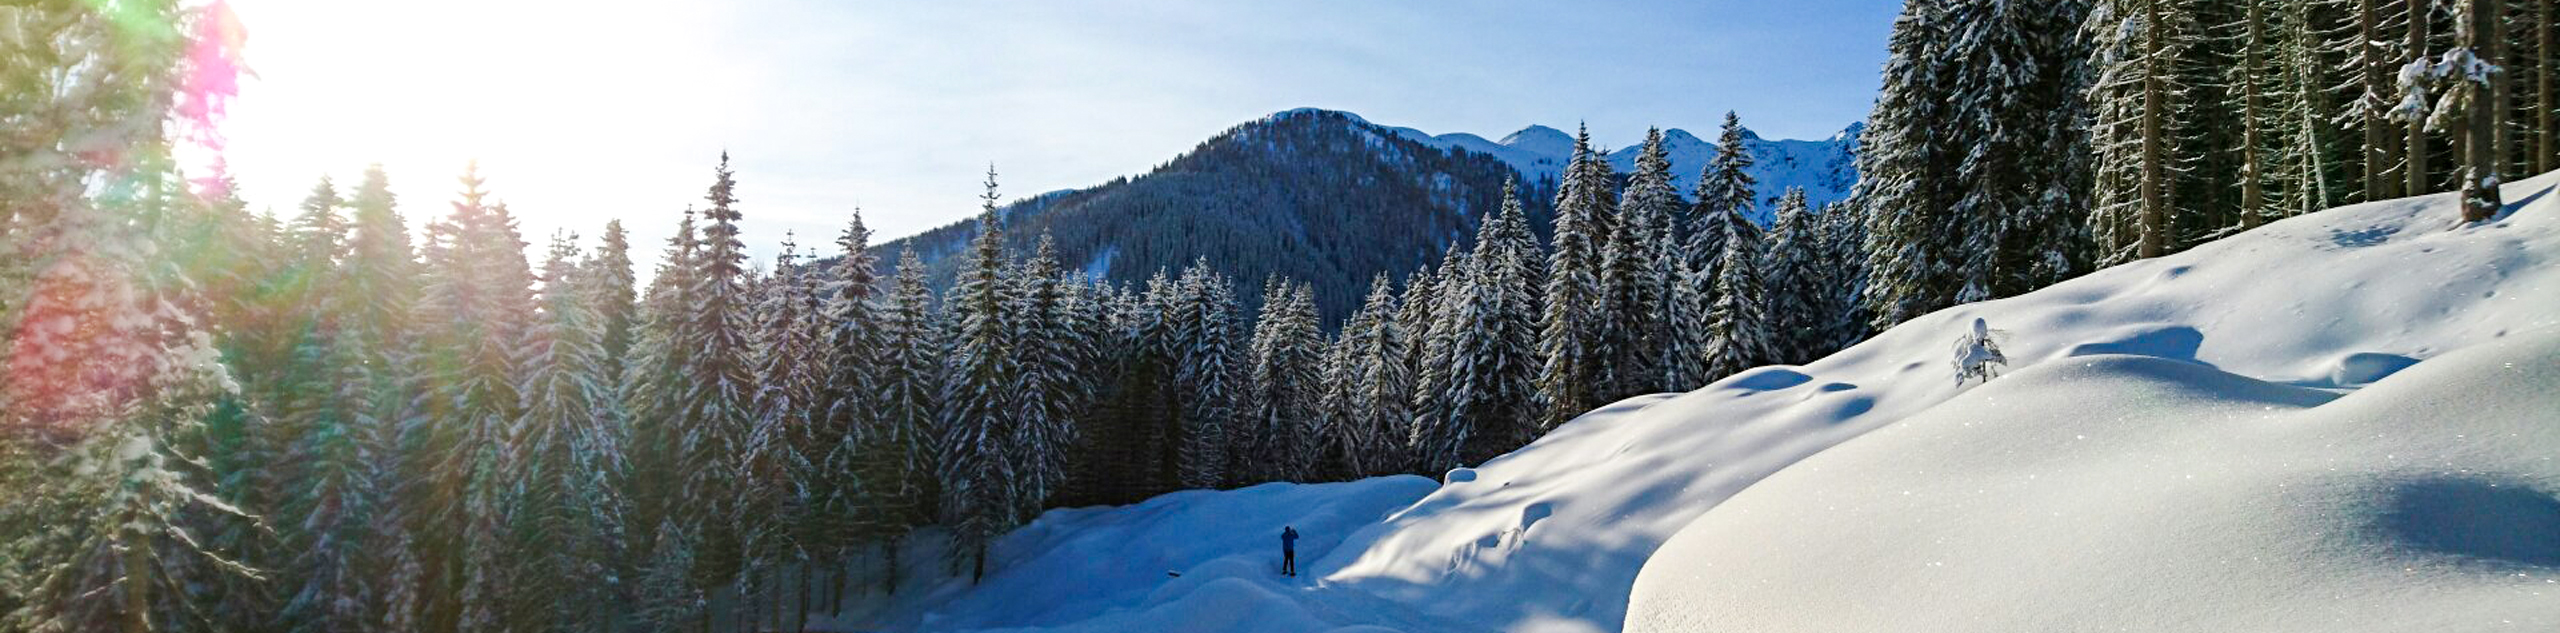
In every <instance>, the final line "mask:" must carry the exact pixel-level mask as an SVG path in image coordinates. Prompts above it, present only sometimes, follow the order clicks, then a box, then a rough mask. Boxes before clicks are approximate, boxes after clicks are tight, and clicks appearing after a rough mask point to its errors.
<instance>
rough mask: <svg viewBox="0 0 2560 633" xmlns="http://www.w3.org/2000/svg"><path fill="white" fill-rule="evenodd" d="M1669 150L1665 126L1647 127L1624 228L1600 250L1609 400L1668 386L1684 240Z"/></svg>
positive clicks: (1622, 207) (1624, 209) (1626, 200)
mask: <svg viewBox="0 0 2560 633" xmlns="http://www.w3.org/2000/svg"><path fill="white" fill-rule="evenodd" d="M1669 151H1670V150H1669V149H1668V148H1666V147H1664V146H1663V142H1662V130H1660V129H1652V130H1647V131H1646V132H1645V142H1644V149H1643V150H1642V153H1641V154H1639V155H1638V156H1637V158H1636V171H1635V175H1634V176H1633V177H1632V178H1631V179H1630V180H1629V181H1628V182H1627V189H1626V193H1625V195H1624V196H1623V198H1622V199H1621V201H1620V202H1619V204H1618V211H1619V216H1618V217H1619V221H1618V232H1617V234H1616V236H1615V237H1613V238H1611V239H1610V240H1609V243H1608V248H1607V249H1605V252H1604V253H1603V254H1602V257H1601V273H1600V287H1601V294H1602V299H1603V300H1604V301H1607V302H1608V303H1609V305H1608V307H1607V308H1605V309H1603V310H1602V313H1603V314H1605V315H1607V316H1608V317H1609V318H1610V321H1609V322H1608V323H1606V324H1604V325H1603V328H1602V336H1601V338H1602V341H1603V344H1602V345H1603V347H1605V348H1606V349H1608V350H1609V351H1610V354H1611V355H1610V357H1609V358H1608V359H1607V360H1606V361H1604V363H1605V366H1606V367H1607V368H1608V370H1609V374H1608V375H1607V376H1604V380H1605V381H1606V382H1605V383H1604V384H1605V388H1604V389H1603V390H1602V391H1601V392H1600V393H1599V396H1600V399H1601V400H1603V401H1606V400H1615V399H1618V398H1624V397H1628V396H1633V395H1639V394H1646V393H1654V392H1657V391H1662V390H1664V389H1667V388H1669V386H1668V385H1667V384H1665V378H1666V377H1667V376H1666V371H1665V370H1666V368H1665V360H1666V359H1665V358H1664V356H1665V355H1666V353H1668V352H1669V350H1670V348H1671V347H1673V346H1671V345H1666V343H1668V342H1669V341H1670V339H1671V338H1672V337H1671V336H1670V334H1671V327H1672V326H1671V323H1672V322H1673V321H1674V319H1675V317H1674V315H1673V314H1672V313H1671V312H1670V311H1669V309H1668V308H1669V307H1670V301H1671V299H1672V288H1671V284H1672V283H1673V279H1674V277H1673V272H1674V269H1673V268H1671V267H1670V265H1671V264H1673V263H1674V257H1675V255H1676V254H1675V252H1674V250H1675V249H1674V248H1673V245H1672V240H1675V239H1678V238H1677V236H1676V235H1674V233H1675V232H1674V231H1673V230H1672V222H1673V218H1674V216H1677V215H1679V214H1680V212H1681V206H1682V203H1681V200H1680V193H1679V191H1678V190H1676V189H1673V188H1672V182H1671V181H1672V179H1671V157H1670V153H1669ZM1745 160H1748V159H1745ZM1744 178H1745V179H1746V180H1747V179H1748V176H1745V177H1744ZM1577 413H1578V412H1577Z"/></svg>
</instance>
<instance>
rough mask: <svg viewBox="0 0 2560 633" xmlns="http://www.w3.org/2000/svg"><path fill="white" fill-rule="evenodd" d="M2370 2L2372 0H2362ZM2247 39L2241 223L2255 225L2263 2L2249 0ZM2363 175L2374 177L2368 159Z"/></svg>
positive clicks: (2263, 168)
mask: <svg viewBox="0 0 2560 633" xmlns="http://www.w3.org/2000/svg"><path fill="white" fill-rule="evenodd" d="M2364 2H2366V3H2371V2H2373V0H2364ZM2246 19H2247V21H2248V28H2249V30H2248V35H2247V38H2248V39H2247V41H2246V42H2245V43H2244V44H2242V45H2241V47H2240V49H2241V55H2242V57H2241V61H2240V72H2241V73H2242V75H2243V78H2242V79H2241V81H2240V147H2241V150H2240V226H2242V227H2256V226H2257V225H2258V224H2259V223H2260V222H2259V220H2260V219H2261V218H2262V217H2263V216H2261V215H2259V210H2260V209H2259V208H2260V206H2261V205H2263V204H2265V201H2266V186H2265V184H2264V183H2263V182H2262V181H2263V180H2264V179H2265V178H2266V173H2267V158H2266V154H2267V152H2266V139H2265V138H2263V137H2264V136H2265V134H2266V133H2265V130H2264V128H2265V126H2266V120H2265V118H2264V117H2265V113H2263V112H2260V111H2259V110H2258V86H2259V85H2260V84H2261V83H2262V82H2263V81H2264V80H2265V77H2262V76H2261V74H2262V73H2264V72H2265V70H2266V45H2267V37H2266V35H2267V33H2266V30H2267V29H2266V22H2267V15H2266V2H2264V1H2262V0H2250V2H2249V11H2248V17H2247V18H2246ZM2365 175H2366V178H2367V179H2368V180H2367V184H2368V185H2370V184H2371V182H2372V181H2371V179H2372V178H2375V177H2376V176H2374V172H2373V169H2372V166H2371V164H2370V162H2368V164H2367V166H2366V169H2365Z"/></svg>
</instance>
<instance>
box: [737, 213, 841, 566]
mask: <svg viewBox="0 0 2560 633" xmlns="http://www.w3.org/2000/svg"><path fill="white" fill-rule="evenodd" d="M817 275H818V273H817V272H815V271H812V270H810V269H809V267H808V266H806V265H803V264H801V263H800V259H799V245H798V244H797V243H795V242H794V241H793V239H792V237H791V236H790V234H789V233H787V232H786V233H785V236H784V238H783V244H782V252H781V254H779V255H777V256H776V257H775V259H774V266H773V273H772V274H771V275H769V276H768V277H767V278H766V279H765V280H764V283H762V284H761V285H760V286H759V287H757V288H756V289H755V292H756V294H757V295H758V297H757V299H756V304H755V307H754V309H753V315H754V316H753V319H754V320H755V323H756V325H755V330H756V333H755V344H756V348H757V350H756V372H755V375H756V386H757V389H756V392H755V393H756V395H755V405H754V406H755V413H754V429H755V430H754V431H753V432H752V433H750V434H749V435H748V436H747V442H746V451H747V454H746V455H744V456H743V457H744V462H745V464H746V467H745V468H744V470H743V472H744V474H745V475H746V476H747V480H746V481H745V482H743V485H742V489H741V490H740V491H739V493H738V499H739V501H740V502H741V503H742V506H741V509H740V511H739V516H740V517H741V522H742V523H743V524H744V525H743V526H742V528H743V529H744V530H745V537H744V539H743V541H744V543H745V546H746V548H747V549H748V550H749V551H750V552H753V554H752V556H751V557H750V560H749V563H748V567H749V568H750V569H751V570H752V569H755V568H777V567H780V566H782V565H785V564H789V565H792V566H794V567H796V568H799V569H803V570H805V569H807V568H808V567H809V566H810V565H811V564H813V563H814V562H815V561H816V560H817V553H818V551H819V550H820V549H822V548H823V547H824V546H823V545H822V543H823V541H824V540H825V539H826V538H827V536H828V535H830V534H831V533H833V532H835V531H836V530H834V529H833V526H831V525H828V521H829V519H831V518H833V517H830V516H826V515H824V514H822V513H821V511H820V510H819V508H820V507H821V506H823V505H825V504H826V503H827V498H826V495H827V489H828V480H829V479H831V473H829V472H828V471H827V470H826V466H825V464H826V460H827V456H828V455H829V454H830V453H832V452H834V450H833V449H834V446H833V445H832V444H831V443H829V442H828V441H827V440H828V439H829V438H826V437H824V436H823V435H822V434H821V433H820V432H819V431H818V427H819V425H820V420H821V419H822V418H823V417H824V416H825V414H826V413H825V409H826V406H827V405H826V403H825V399H824V395H823V391H824V390H825V387H824V385H823V383H824V381H825V380H826V378H827V375H828V372H827V368H826V366H825V365H824V364H823V363H824V361H825V360H826V357H825V354H826V347H825V337H826V332H825V324H824V323H823V322H822V321H821V320H820V319H821V318H822V317H821V316H820V311H819V310H820V306H819V303H818V301H819V290H818V287H817V284H818V282H817V281H816V277H817ZM764 580H770V578H762V577H759V578H755V579H751V584H755V583H759V582H761V581H764ZM756 586H758V587H760V588H769V587H767V586H765V585H761V584H758V585H756Z"/></svg>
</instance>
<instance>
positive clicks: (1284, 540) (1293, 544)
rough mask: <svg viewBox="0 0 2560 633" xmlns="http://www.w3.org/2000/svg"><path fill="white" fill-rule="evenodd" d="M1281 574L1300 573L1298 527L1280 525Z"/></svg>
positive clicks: (1292, 574)
mask: <svg viewBox="0 0 2560 633" xmlns="http://www.w3.org/2000/svg"><path fill="white" fill-rule="evenodd" d="M1280 575H1282V576H1296V575H1298V529H1297V528H1294V527H1290V526H1286V525H1283V526H1280Z"/></svg>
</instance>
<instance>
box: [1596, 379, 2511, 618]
mask: <svg viewBox="0 0 2560 633" xmlns="http://www.w3.org/2000/svg"><path fill="white" fill-rule="evenodd" d="M2519 338H2523V339H2524V340H2518V341H2514V342H2512V343H2509V344H2505V345H2495V346H2485V345H2484V346H2474V347H2470V348H2466V349H2464V350H2462V351H2459V352H2455V353H2451V354H2447V355H2445V356H2441V357H2438V358H2435V359H2432V360H2428V361H2426V362H2424V363H2421V364H2418V365H2416V366H2415V367H2412V368H2410V369H2409V370H2408V371H2405V372H2400V373H2399V374H2397V375H2394V376H2391V377H2389V378H2386V379H2384V380H2382V381H2380V382H2377V383H2375V384H2373V385H2372V386H2371V387H2368V388H2365V389H2362V390H2358V391H2355V392H2353V393H2349V394H2347V395H2345V396H2338V395H2336V394H2333V393H2331V392H2329V391H2324V390H2318V389H2311V388H2305V387H2294V386H2287V385H2277V384H2271V383H2266V382H2260V381H2257V380H2253V379H2250V378H2247V377H2243V376H2237V375H2233V374H2230V373H2226V372H2222V371H2218V370H2215V369H2212V368H2208V367H2203V366H2200V365H2196V364H2193V363H2186V362H2178V361H2171V360H2163V359H2158V358H2148V357H2137V356H2098V357H2091V358H2086V359H2073V360H2072V361H2069V362H2054V363H2047V364H2045V365H2043V366H2039V367H2035V368H2032V369H2029V370H2027V371H2024V372H2019V373H2017V374H2013V375H2011V376H2009V377H2007V378H2004V379H2001V380H1998V381H1994V382H1992V383H1991V384H1989V385H1988V386H1985V387H1983V388H1981V389H1976V390H1974V391H1972V392H1971V393H1967V394H1965V395H1963V396H1961V397H1958V398H1956V399H1955V400H1952V401H1949V402H1947V403H1945V404H1942V405H1940V406H1937V407H1933V408H1931V409H1930V410H1928V411H1927V412H1925V413H1922V414H1920V415H1916V416H1913V417H1911V418H1909V419H1905V420H1903V421H1901V422H1899V423H1896V424H1894V425H1892V426H1888V427H1884V428H1881V429H1877V430H1876V431H1874V432H1872V433H1868V434H1867V435H1866V436H1865V437H1861V438H1859V439H1857V440H1855V441H1851V442H1848V443H1845V444H1842V445H1841V446H1839V447H1836V448H1833V449H1831V450H1829V451H1825V452H1823V453H1822V454H1820V455H1815V456H1813V457H1811V458H1809V459H1806V460H1804V461H1802V462H1800V463H1798V464H1796V465H1795V466H1794V467H1791V468H1788V469H1786V470H1784V471H1780V472H1779V473H1777V474H1776V475H1773V476H1771V477H1769V478H1768V479H1767V480H1764V481H1762V482H1760V483H1759V484H1757V485H1754V486H1752V487H1751V489H1750V490H1748V491H1745V492H1743V493H1742V494H1740V495H1737V496H1735V497H1734V498H1733V499H1731V500H1729V501H1727V502H1725V503H1724V504H1722V505H1721V506H1719V507H1717V508H1716V509H1715V510H1714V511H1712V512H1708V513H1706V515H1705V516H1704V517H1702V518H1700V519H1699V520H1698V521H1697V522H1696V523H1694V524H1692V525H1690V526H1689V528H1687V529H1686V530H1683V531H1682V532H1681V533H1680V534H1679V536H1677V537H1675V538H1673V539H1672V540H1671V542H1669V543H1667V544H1665V545H1664V546H1663V547H1662V549H1661V551H1659V552H1657V553H1656V554H1655V555H1654V556H1653V559H1652V561H1651V562H1650V563H1649V564H1647V565H1646V566H1645V569H1644V573H1643V575H1642V576H1640V577H1639V578H1638V580H1637V582H1636V586H1635V593H1634V609H1633V610H1632V612H1631V613H1630V614H1629V616H1628V620H1627V625H1628V629H1629V630H1634V631H1699V630H1710V629H1712V630H1728V631H1952V630H1985V631H2064V630H2096V629H2101V628H2103V629H2107V630H2146V631H2166V630H2177V631H2339V630H2372V631H2415V630H2429V631H2446V630H2452V631H2470V630H2497V629H2508V630H2553V628H2554V627H2560V584H2555V583H2560V461H2555V460H2554V456H2555V455H2560V424H2553V421H2554V418H2553V410H2554V409H2553V404H2554V400H2553V398H2552V397H2551V395H2550V394H2552V393H2555V392H2560V362H2554V359H2560V333H2545V334H2538V335H2535V336H2531V337H2519Z"/></svg>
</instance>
